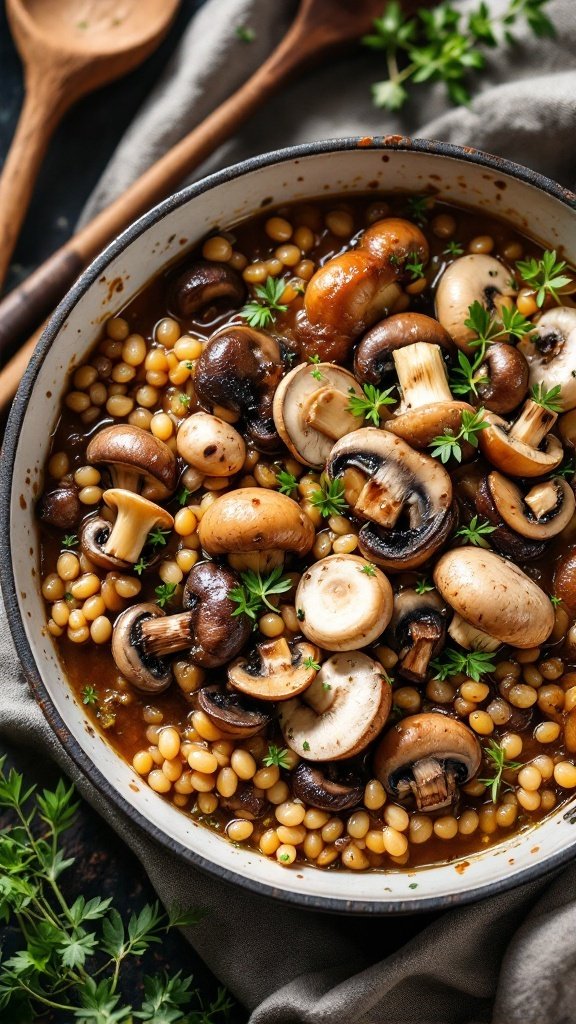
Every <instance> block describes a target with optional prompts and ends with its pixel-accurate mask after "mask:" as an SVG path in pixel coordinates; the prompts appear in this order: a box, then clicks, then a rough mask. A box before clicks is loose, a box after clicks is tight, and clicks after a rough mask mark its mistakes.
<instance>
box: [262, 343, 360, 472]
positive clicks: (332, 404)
mask: <svg viewBox="0 0 576 1024" xmlns="http://www.w3.org/2000/svg"><path fill="white" fill-rule="evenodd" d="M351 394H353V395H357V396H358V397H359V398H362V397H363V393H362V391H361V390H360V388H359V387H358V384H357V383H356V379H355V378H354V377H353V376H352V374H351V373H348V371H347V370H342V369H341V368H340V367H339V366H332V364H331V363H317V364H314V365H312V364H306V363H304V364H302V365H301V366H296V367H295V368H294V369H293V370H291V371H290V373H288V374H287V375H286V376H285V377H284V380H282V381H281V383H280V384H279V385H278V387H277V389H276V393H275V395H274V406H273V412H274V423H275V425H276V430H277V431H278V433H279V435H280V437H281V438H282V440H283V441H284V444H285V445H286V446H287V448H289V449H290V451H291V452H292V454H293V455H294V456H295V458H297V459H298V460H299V462H303V463H304V465H305V466H312V467H313V468H315V469H320V468H323V467H324V463H325V462H326V459H327V458H328V456H329V454H330V451H331V449H332V445H333V444H334V441H336V440H338V438H339V437H344V435H345V434H349V433H350V431H352V430H357V429H358V428H359V427H361V426H362V423H363V417H362V416H354V415H353V414H352V413H351V412H350V409H349V405H350V395H351Z"/></svg>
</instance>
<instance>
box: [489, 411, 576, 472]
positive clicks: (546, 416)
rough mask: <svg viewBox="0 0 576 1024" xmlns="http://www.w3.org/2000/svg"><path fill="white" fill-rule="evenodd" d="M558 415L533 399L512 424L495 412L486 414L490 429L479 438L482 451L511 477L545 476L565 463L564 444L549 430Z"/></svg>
mask: <svg viewBox="0 0 576 1024" xmlns="http://www.w3.org/2000/svg"><path fill="white" fill-rule="evenodd" d="M557 419H558V414H557V413H555V412H551V411H550V410H549V409H545V408H544V407H543V406H542V405H539V404H538V403H537V402H534V401H532V399H531V398H529V399H528V401H527V402H525V403H524V405H523V407H522V410H521V412H520V415H519V417H518V419H517V420H516V421H515V422H514V423H512V424H510V423H507V422H506V420H503V419H502V418H501V417H500V416H497V415H496V413H493V412H487V413H486V414H485V415H484V420H485V421H487V422H488V423H489V424H490V426H488V427H485V428H484V429H483V430H481V431H480V434H479V435H478V441H479V444H480V450H481V452H482V454H483V455H484V456H485V457H486V458H487V459H488V461H489V462H491V463H492V465H494V466H496V468H497V469H501V470H502V471H503V472H504V473H509V474H510V476H543V474H544V473H552V472H553V471H554V470H555V469H556V467H557V466H559V465H560V463H561V462H562V458H563V455H564V452H563V449H562V444H561V443H560V441H559V440H558V438H557V437H554V435H553V434H550V430H551V429H552V427H553V426H554V423H555V422H556V420H557Z"/></svg>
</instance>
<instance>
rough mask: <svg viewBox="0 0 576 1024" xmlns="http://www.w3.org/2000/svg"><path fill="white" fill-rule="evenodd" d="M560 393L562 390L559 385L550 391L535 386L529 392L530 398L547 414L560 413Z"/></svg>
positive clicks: (537, 385)
mask: <svg viewBox="0 0 576 1024" xmlns="http://www.w3.org/2000/svg"><path fill="white" fill-rule="evenodd" d="M561 392H562V388H561V387H560V385H559V384H557V385H556V387H554V388H550V391H546V388H545V387H544V385H543V384H535V385H534V387H533V388H532V389H531V391H530V398H531V399H532V401H533V402H535V403H536V405H540V406H542V408H543V409H546V411H547V412H562V396H561Z"/></svg>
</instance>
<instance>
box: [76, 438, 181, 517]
mask: <svg viewBox="0 0 576 1024" xmlns="http://www.w3.org/2000/svg"><path fill="white" fill-rule="evenodd" d="M86 461H87V462H89V463H90V464H91V465H92V464H93V465H98V466H99V465H107V466H109V467H110V473H111V476H112V481H113V484H114V487H120V488H123V489H126V490H133V491H141V493H142V496H143V497H144V498H148V499H149V500H150V501H162V500H163V499H164V498H169V497H170V495H171V494H173V493H174V491H175V489H176V483H177V480H178V472H177V466H176V457H175V455H174V452H173V451H171V449H170V448H169V447H168V445H167V444H164V441H160V440H159V438H157V437H154V434H151V433H150V431H149V430H143V429H142V428H141V427H134V426H132V425H131V424H130V423H117V424H115V425H114V426H111V427H104V429H103V430H99V431H98V433H97V434H95V435H94V437H93V438H92V439H91V440H90V442H89V444H88V447H87V449H86Z"/></svg>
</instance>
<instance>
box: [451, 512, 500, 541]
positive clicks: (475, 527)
mask: <svg viewBox="0 0 576 1024" xmlns="http://www.w3.org/2000/svg"><path fill="white" fill-rule="evenodd" d="M495 529H496V527H495V526H490V523H489V522H488V520H485V521H484V522H481V521H480V520H479V519H478V516H472V519H471V520H470V522H469V523H468V526H461V527H460V529H459V530H456V533H455V534H454V536H455V537H464V539H465V540H467V541H468V543H469V544H474V545H475V546H476V547H479V548H488V547H490V545H489V544H488V542H487V540H486V536H487V535H488V534H490V533H494V530H495Z"/></svg>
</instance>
